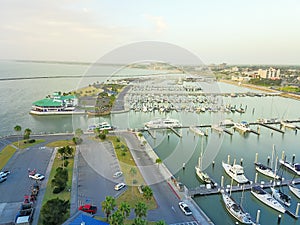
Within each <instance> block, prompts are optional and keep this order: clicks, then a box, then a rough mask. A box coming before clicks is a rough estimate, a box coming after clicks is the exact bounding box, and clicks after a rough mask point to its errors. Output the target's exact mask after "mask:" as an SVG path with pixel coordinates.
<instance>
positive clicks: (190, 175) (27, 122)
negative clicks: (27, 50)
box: [1, 65, 300, 225]
mask: <svg viewBox="0 0 300 225" xmlns="http://www.w3.org/2000/svg"><path fill="white" fill-rule="evenodd" d="M48 66H51V65H48ZM20 71H22V73H21V72H20V74H23V73H24V72H23V71H24V70H20ZM27 73H28V74H31V73H30V72H27ZM71 80H72V82H73V83H72V82H71ZM91 80H95V79H94V78H88V77H86V78H84V79H83V80H82V81H81V80H79V79H77V80H76V79H74V78H72V79H70V82H69V83H65V84H62V83H61V82H60V80H59V79H53V83H51V85H50V83H49V85H48V86H46V87H45V88H44V89H43V90H41V93H40V94H39V95H38V94H35V95H33V94H32V93H31V92H29V91H28V90H29V89H30V90H38V88H39V87H40V86H41V81H39V80H30V82H28V81H26V80H24V81H22V83H21V82H15V85H16V87H15V89H16V90H17V93H16V94H22V95H24V101H19V102H18V103H17V104H19V105H20V107H22V108H26V109H30V108H31V105H32V101H33V100H34V99H42V98H43V97H44V96H46V95H47V94H48V93H52V92H53V84H54V83H55V85H56V86H55V87H56V88H57V89H56V90H66V89H67V90H72V89H75V88H76V87H77V86H78V83H79V82H81V84H80V86H82V85H88V84H90V83H91V82H93V81H91ZM6 83H7V82H6ZM6 83H3V84H6ZM83 83H84V84H83ZM218 86H219V88H220V90H221V92H224V93H238V92H240V93H247V92H248V91H249V89H245V88H241V87H233V86H231V85H227V84H222V83H218ZM25 87H26V88H25ZM2 89H3V92H8V91H9V90H8V89H7V88H6V86H5V85H4V86H3V88H2ZM250 92H251V91H250ZM233 96H234V95H233ZM233 96H227V97H223V96H222V97H221V96H220V97H221V98H223V102H222V103H221V104H219V105H220V106H222V108H223V105H224V106H226V105H228V106H232V110H231V109H230V110H226V111H225V110H222V108H220V110H214V108H211V109H209V108H208V109H206V110H205V111H204V110H203V108H202V109H201V108H199V109H198V111H197V108H194V109H195V110H194V111H193V110H190V109H191V107H187V105H189V103H190V102H192V101H190V102H189V100H188V98H186V101H187V102H186V103H184V102H181V103H177V104H178V106H179V107H178V108H179V109H180V106H181V105H182V106H183V107H184V109H183V110H181V111H180V110H178V111H176V110H175V109H174V110H170V111H169V112H168V110H165V111H164V112H160V110H152V111H149V110H148V111H147V112H143V111H142V110H140V111H135V110H130V111H128V112H125V113H123V114H122V113H120V114H113V115H110V116H106V117H100V118H97V117H95V118H93V117H86V116H85V115H74V116H72V117H67V116H59V117H51V116H49V117H48V116H47V117H31V116H30V115H28V114H27V113H24V112H21V111H16V114H15V115H14V117H13V118H10V114H8V113H7V112H11V111H13V110H14V109H13V108H12V106H11V105H10V104H8V105H6V106H5V107H4V108H3V109H5V110H6V111H5V110H4V111H2V112H1V113H2V114H3V116H4V115H6V116H7V115H8V116H7V120H5V121H3V126H2V127H1V132H2V133H1V135H9V134H14V132H13V129H12V127H13V126H14V125H15V123H20V124H21V125H22V128H24V129H25V128H26V127H29V128H30V129H32V131H33V133H35V134H39V133H56V132H69V133H71V132H72V131H73V129H76V128H78V127H81V128H82V129H83V130H87V128H88V126H89V125H91V124H98V123H100V122H103V121H107V122H108V123H109V124H111V125H112V126H114V127H117V128H118V129H120V130H122V129H123V130H127V129H128V128H130V129H141V130H140V131H142V132H143V134H144V136H145V137H146V139H147V141H148V142H149V144H150V145H151V146H153V149H154V150H155V152H156V153H157V155H158V157H160V158H161V159H162V160H163V162H164V164H165V165H166V166H167V167H168V168H169V169H170V171H171V172H172V174H174V176H175V177H176V178H179V180H180V182H182V183H183V184H184V185H185V186H186V187H187V188H188V190H189V192H188V193H190V192H191V191H192V190H194V189H197V188H201V189H203V187H202V186H201V185H203V183H202V182H200V181H199V179H197V177H196V174H195V165H197V161H198V157H199V154H200V152H199V149H200V143H199V139H200V138H201V136H200V135H196V134H195V133H194V132H192V131H191V130H189V127H190V126H195V127H197V128H198V129H201V130H202V131H204V132H205V133H207V134H208V136H207V137H205V138H204V140H205V146H204V148H207V145H208V146H209V144H210V143H218V142H220V143H221V144H220V147H218V146H213V149H218V148H220V151H219V152H218V154H217V155H216V156H215V158H214V159H213V160H212V159H205V160H203V161H204V165H203V167H204V168H205V171H206V172H207V173H208V174H209V175H210V177H212V178H213V179H214V180H215V181H218V183H219V182H220V180H221V177H222V175H223V176H224V183H229V182H230V181H229V177H228V176H227V175H225V173H224V170H223V169H222V167H221V161H222V160H223V159H224V158H226V156H227V154H231V155H232V157H234V158H237V159H240V158H243V166H244V170H245V174H246V175H247V177H248V178H249V179H250V180H254V177H255V172H256V170H255V165H254V164H253V162H254V161H255V160H254V157H255V153H256V152H259V154H260V162H261V163H264V164H266V165H267V157H268V156H269V155H270V150H269V149H271V146H272V144H275V145H276V146H277V147H278V149H280V150H285V153H286V155H287V157H288V159H291V158H292V154H294V153H295V154H296V158H299V159H300V155H299V153H298V149H297V143H298V136H297V133H296V131H297V128H296V129H295V130H293V129H285V131H284V133H283V132H282V133H281V132H280V133H279V132H277V131H275V130H273V129H270V128H267V127H265V126H263V125H260V124H259V123H263V124H265V125H268V126H271V127H275V128H277V129H279V130H280V120H279V119H277V121H275V120H272V118H281V120H283V119H282V118H289V119H285V121H287V122H289V123H290V122H291V123H293V124H294V125H296V126H297V127H299V115H298V108H299V103H298V101H295V100H292V99H286V98H282V97H279V96H261V97H259V96H253V97H252V96H247V95H245V94H243V96H242V95H241V96H237V97H233ZM125 98H127V97H125ZM207 98H208V100H209V101H210V100H212V101H213V100H214V98H213V97H210V96H207ZM182 99H184V98H182ZM215 99H216V98H215ZM13 100H16V98H14V99H7V102H12V101H13ZM165 103H166V102H165ZM125 104H126V102H125ZM160 104H162V103H160ZM241 104H242V108H243V109H244V110H245V112H244V113H240V112H238V111H239V110H238V111H236V110H234V106H236V109H238V108H240V105H241ZM211 105H212V106H214V104H213V103H211ZM216 105H218V104H217V102H216ZM127 106H128V108H130V105H127ZM174 106H176V105H174ZM246 106H247V107H246ZM183 107H182V108H183ZM147 108H148V107H147ZM186 108H188V109H186ZM201 110H202V111H203V112H201ZM219 114H223V115H224V116H223V117H220V120H219V118H217V119H214V116H216V117H217V116H218V115H219ZM283 115H284V116H283ZM11 116H12V115H11ZM157 117H163V118H166V117H169V118H175V119H178V120H179V121H180V122H181V123H182V127H181V128H178V129H182V132H181V135H182V137H181V138H179V137H178V136H177V135H176V134H175V133H174V132H173V131H171V130H170V129H167V128H166V129H149V131H147V130H144V129H143V128H144V123H146V122H147V121H150V120H153V119H154V118H157ZM227 118H230V119H231V120H232V121H235V122H240V121H243V120H244V121H248V123H249V126H250V128H251V129H252V130H254V131H257V126H258V127H260V129H259V133H260V135H259V136H258V135H253V134H254V133H252V132H247V133H245V134H243V135H242V134H241V135H240V134H239V132H234V131H233V129H232V127H231V126H230V123H229V126H225V125H222V124H219V122H220V121H223V120H224V119H227ZM258 118H268V119H264V122H259V121H258ZM212 124H217V125H218V126H220V127H222V128H223V129H227V130H229V131H230V132H231V133H232V134H233V135H227V133H225V132H226V131H225V132H224V131H223V132H222V133H220V134H219V133H218V132H211V125H212ZM175 130H177V128H176V129H175ZM206 131H207V132H206ZM150 133H152V134H153V135H152V136H154V137H155V138H152V136H151V135H150ZM223 134H226V135H223ZM208 150H211V149H208ZM205 152H206V151H205ZM207 152H211V151H207ZM204 156H205V154H204ZM169 158H170V160H169ZM210 160H211V161H210ZM213 161H214V164H212V162H213ZM290 161H292V160H290ZM207 162H208V163H210V164H209V165H206V163H207ZM183 163H185V169H184V170H183V169H182V165H183ZM213 165H214V166H213ZM281 171H284V174H283V176H284V178H285V181H284V182H285V183H288V182H287V181H292V182H294V183H295V187H296V188H298V189H299V187H300V186H299V182H298V181H297V179H298V178H297V177H296V178H294V174H293V173H290V172H289V170H282V169H281ZM263 176H264V175H260V174H259V175H258V178H257V184H259V185H264V187H265V186H266V185H267V186H269V187H271V186H272V184H270V181H269V180H268V178H266V177H263ZM262 181H264V182H263V183H262ZM281 187H282V188H283V189H284V190H285V191H287V190H288V187H287V185H282V186H281ZM214 189H215V188H214ZM214 189H211V190H205V188H204V189H203V190H202V192H203V193H204V190H205V191H206V192H209V191H215V190H214ZM217 189H218V188H217ZM233 189H237V190H238V191H233V192H232V196H233V198H234V199H239V197H240V195H241V193H242V190H241V187H237V185H234V188H233ZM266 190H267V191H268V189H266ZM202 192H201V193H202ZM204 194H205V193H204ZM291 197H292V205H291V207H290V209H289V210H291V211H292V212H295V210H296V204H297V201H299V200H297V201H296V199H297V198H296V196H295V195H293V194H291ZM193 199H194V200H195V201H196V202H197V204H198V205H199V207H201V209H202V210H203V211H204V212H205V213H206V214H207V216H208V217H209V218H210V219H211V220H212V221H213V222H214V224H226V225H227V224H228V225H232V224H234V223H235V220H234V219H233V218H232V217H231V216H230V215H229V214H227V213H226V212H227V211H226V209H225V207H224V205H223V204H222V203H221V201H220V200H221V195H220V194H206V195H195V196H194V197H193ZM243 203H244V204H243V206H244V208H246V209H247V212H249V213H250V214H251V215H255V214H256V212H257V210H260V212H261V218H260V224H262V225H263V224H276V223H277V216H278V214H276V213H274V212H273V211H270V210H268V209H267V207H265V206H264V205H262V204H260V203H259V202H258V201H256V200H255V199H254V198H253V196H252V195H251V194H250V189H248V190H245V192H244V201H243ZM212 208H213V209H214V210H213V212H212V210H211V209H212ZM287 212H288V211H287ZM217 215H222V217H221V216H217ZM286 215H287V214H285V215H284V216H283V217H282V218H281V223H280V224H281V225H290V224H297V223H298V221H297V222H295V221H296V220H294V218H292V217H290V216H286Z"/></svg>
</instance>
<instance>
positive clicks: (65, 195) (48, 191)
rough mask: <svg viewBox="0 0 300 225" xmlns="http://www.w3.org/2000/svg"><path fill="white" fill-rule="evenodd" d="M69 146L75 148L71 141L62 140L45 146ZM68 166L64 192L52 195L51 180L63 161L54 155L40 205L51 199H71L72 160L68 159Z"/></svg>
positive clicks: (39, 222) (57, 155)
mask: <svg viewBox="0 0 300 225" xmlns="http://www.w3.org/2000/svg"><path fill="white" fill-rule="evenodd" d="M67 145H69V146H71V147H75V145H74V143H73V141H72V140H64V141H55V142H51V143H49V144H47V146H48V147H63V146H67ZM68 161H69V164H68V167H67V169H68V182H67V187H66V189H65V190H64V191H62V192H60V193H58V194H53V192H52V191H53V188H52V187H51V180H52V179H53V178H54V175H55V174H56V169H57V168H58V167H60V166H62V163H63V160H62V159H60V157H59V154H56V156H55V159H54V162H53V166H52V169H51V172H50V175H49V179H48V183H47V187H46V192H45V195H44V198H43V202H42V205H44V204H45V203H46V202H47V201H48V200H50V199H53V198H60V199H63V200H69V201H70V199H71V192H70V191H69V189H70V190H71V187H72V176H73V165H74V158H73V157H72V158H69V159H68ZM65 216H66V219H67V218H69V213H68V215H65ZM38 224H39V225H42V222H41V217H40V218H39V221H38Z"/></svg>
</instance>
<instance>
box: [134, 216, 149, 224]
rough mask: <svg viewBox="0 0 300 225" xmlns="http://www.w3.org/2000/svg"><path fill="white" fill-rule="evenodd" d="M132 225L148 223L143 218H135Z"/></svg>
mask: <svg viewBox="0 0 300 225" xmlns="http://www.w3.org/2000/svg"><path fill="white" fill-rule="evenodd" d="M132 225H147V221H146V220H144V219H141V218H134V220H133V224H132Z"/></svg>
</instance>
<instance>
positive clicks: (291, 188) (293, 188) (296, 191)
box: [288, 184, 300, 198]
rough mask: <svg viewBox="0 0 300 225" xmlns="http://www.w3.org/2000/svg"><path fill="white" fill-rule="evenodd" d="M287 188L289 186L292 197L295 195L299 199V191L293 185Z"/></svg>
mask: <svg viewBox="0 0 300 225" xmlns="http://www.w3.org/2000/svg"><path fill="white" fill-rule="evenodd" d="M288 186H289V189H290V191H291V192H292V193H293V194H294V195H296V197H297V198H300V189H299V188H297V187H296V186H295V185H293V184H290V185H288Z"/></svg>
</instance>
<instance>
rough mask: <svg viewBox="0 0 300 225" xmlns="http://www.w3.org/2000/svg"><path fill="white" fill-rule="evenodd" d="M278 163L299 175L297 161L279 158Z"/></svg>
mask: <svg viewBox="0 0 300 225" xmlns="http://www.w3.org/2000/svg"><path fill="white" fill-rule="evenodd" d="M279 163H280V164H281V165H283V166H285V167H286V168H288V169H289V170H291V171H292V172H294V173H296V174H297V175H298V176H300V164H299V163H294V164H292V163H290V162H288V161H285V160H282V159H280V160H279Z"/></svg>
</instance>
